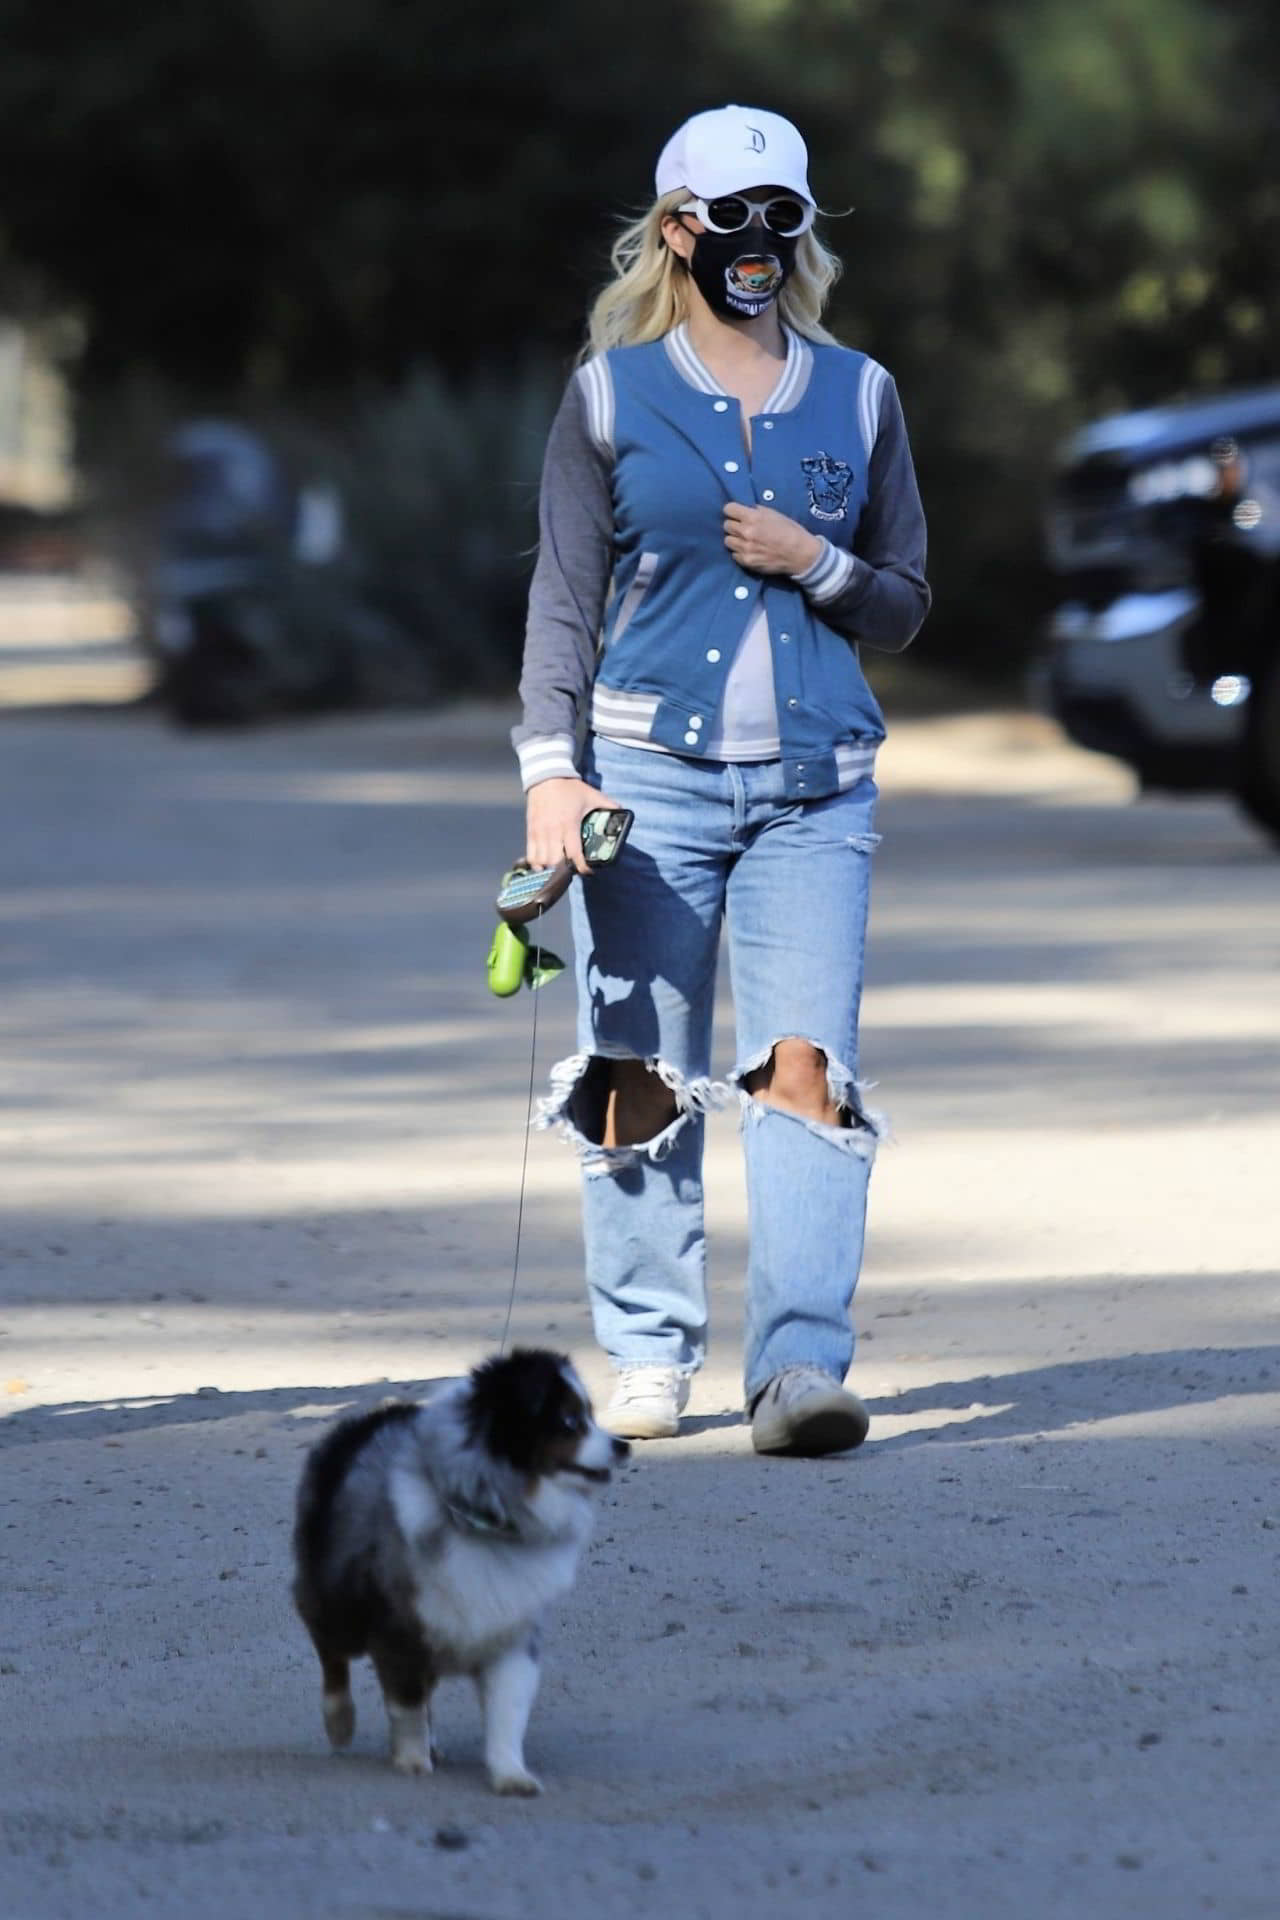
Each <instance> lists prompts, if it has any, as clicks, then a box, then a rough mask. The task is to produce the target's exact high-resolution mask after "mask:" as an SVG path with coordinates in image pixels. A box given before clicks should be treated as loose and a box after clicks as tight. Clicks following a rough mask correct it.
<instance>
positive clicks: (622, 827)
mask: <svg viewBox="0 0 1280 1920" xmlns="http://www.w3.org/2000/svg"><path fill="white" fill-rule="evenodd" d="M634 819H635V815H634V813H632V811H631V809H630V808H629V807H596V808H595V809H594V810H593V811H592V812H591V813H589V814H587V815H586V817H585V818H584V820H583V822H582V854H583V858H584V859H585V861H586V863H587V865H588V866H589V867H607V866H608V864H609V862H610V861H611V860H616V859H617V857H618V855H619V854H620V853H621V852H622V848H623V844H624V842H625V841H626V837H627V835H628V833H630V831H631V823H632V821H633V820H634Z"/></svg>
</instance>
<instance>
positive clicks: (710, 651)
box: [707, 647, 720, 667]
mask: <svg viewBox="0 0 1280 1920" xmlns="http://www.w3.org/2000/svg"><path fill="white" fill-rule="evenodd" d="M707 658H708V660H709V661H710V662H711V664H712V666H713V667H714V665H715V663H716V661H717V660H718V659H719V658H720V649H719V647H708V648H707Z"/></svg>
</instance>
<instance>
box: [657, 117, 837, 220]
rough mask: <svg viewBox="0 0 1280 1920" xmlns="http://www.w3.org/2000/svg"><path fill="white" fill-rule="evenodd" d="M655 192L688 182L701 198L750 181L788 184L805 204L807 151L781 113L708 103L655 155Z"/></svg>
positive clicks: (734, 189) (716, 195) (811, 200)
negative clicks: (715, 105) (656, 161)
mask: <svg viewBox="0 0 1280 1920" xmlns="http://www.w3.org/2000/svg"><path fill="white" fill-rule="evenodd" d="M654 181H655V184H656V186H657V189H658V192H659V194H663V193H673V192H674V191H675V189H676V188H677V187H687V188H688V189H689V191H690V193H696V194H697V195H698V197H699V198H700V199H702V200H718V199H720V197H721V196H722V195H723V194H726V193H743V192H745V191H746V190H747V189H748V188H750V187H787V188H789V189H790V191H791V192H792V193H798V194H799V195H800V196H801V198H802V199H804V200H807V201H808V202H809V204H810V206H814V205H816V204H817V203H816V202H815V200H814V197H813V195H812V193H811V192H810V191H809V154H808V150H807V149H806V147H805V144H804V141H803V140H802V139H801V138H800V135H799V133H798V132H797V131H796V129H795V128H794V127H793V126H792V124H791V122H790V121H789V120H784V119H783V118H782V116H781V114H778V113H766V112H765V111H764V110H763V108H760V107H712V108H711V109H710V110H709V111H708V112H706V113H695V114H694V115H693V118H692V119H690V120H686V121H685V123H684V125H683V126H682V127H678V128H677V129H676V131H675V132H674V133H673V134H672V136H671V138H670V139H669V140H668V142H667V144H666V146H665V147H664V148H663V149H662V152H661V153H660V154H659V155H658V165H657V170H656V172H655V174H654Z"/></svg>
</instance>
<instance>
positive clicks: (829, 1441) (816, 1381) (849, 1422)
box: [751, 1367, 871, 1454]
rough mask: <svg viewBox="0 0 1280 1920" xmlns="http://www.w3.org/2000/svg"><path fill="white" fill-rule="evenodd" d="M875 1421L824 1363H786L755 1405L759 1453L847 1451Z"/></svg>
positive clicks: (754, 1432)
mask: <svg viewBox="0 0 1280 1920" xmlns="http://www.w3.org/2000/svg"><path fill="white" fill-rule="evenodd" d="M870 1424H871V1421H870V1418H869V1416H868V1414H867V1410H866V1408H865V1407H864V1406H863V1404H862V1402H861V1400H859V1398H858V1396H857V1394H856V1393H850V1392H849V1391H848V1389H847V1388H846V1387H842V1386H841V1385H840V1383H839V1381H837V1380H833V1379H832V1378H831V1375H830V1374H829V1373H823V1371H822V1369H821V1367H784V1368H783V1370H782V1372H781V1373H778V1374H775V1375H774V1377H773V1379H772V1380H770V1382H769V1384H768V1386H767V1387H765V1388H764V1389H763V1390H762V1391H761V1392H760V1393H758V1394H757V1395H756V1398H755V1400H754V1401H753V1403H752V1406H751V1444H752V1446H753V1447H754V1448H755V1450H756V1452H757V1453H805V1454H815V1453H847V1452H848V1450H849V1449H850V1448H851V1447H860V1446H861V1445H862V1442H863V1441H864V1440H865V1439H866V1437H867V1428H868V1427H869V1426H870Z"/></svg>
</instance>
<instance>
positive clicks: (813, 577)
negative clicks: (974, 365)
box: [512, 106, 929, 1454]
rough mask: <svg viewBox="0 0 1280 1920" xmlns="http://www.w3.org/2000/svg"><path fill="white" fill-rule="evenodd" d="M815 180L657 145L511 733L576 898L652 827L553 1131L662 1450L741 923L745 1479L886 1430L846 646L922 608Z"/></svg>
mask: <svg viewBox="0 0 1280 1920" xmlns="http://www.w3.org/2000/svg"><path fill="white" fill-rule="evenodd" d="M807 167H808V156H807V154H806V150H805V146H804V142H803V141H802V139H801V138H800V135H799V133H798V132H797V131H796V129H795V128H794V127H793V126H792V125H791V124H790V123H789V122H788V121H786V120H783V119H780V118H779V117H778V116H777V115H776V114H771V113H765V112H762V111H760V110H757V109H748V108H743V107H736V106H730V107H721V108H717V109H715V110H713V111H711V112H707V113H700V114H696V115H695V116H694V117H693V118H692V119H691V120H689V121H687V122H686V124H685V125H684V126H682V127H681V128H680V129H679V130H678V131H677V132H676V133H675V135H674V136H673V137H672V139H671V140H670V141H668V143H667V145H666V147H665V148H664V149H663V152H662V154H661V156H660V158H659V161H658V167H657V182H656V184H657V196H658V197H657V200H656V202H655V204H654V206H653V207H652V208H651V209H650V211H649V212H648V213H647V214H646V215H645V217H644V219H643V220H641V221H639V222H637V224H636V225H635V226H633V227H632V228H631V229H630V230H629V231H628V232H627V233H625V234H624V235H623V236H622V238H621V239H620V241H619V242H618V245H617V247H616V248H615V250H614V264H615V268H616V270H617V273H616V278H615V279H614V281H613V282H612V284H611V285H610V286H608V287H606V289H605V290H604V292H603V293H602V294H601V295H600V297H599V298H598V300H597V301H596V303H595V306H594V309H593V311H592V315H591V331H590V345H589V348H588V350H587V356H586V357H585V359H584V362H583V364H582V366H581V367H580V369H579V371H578V372H577V374H576V375H575V377H574V379H573V380H572V381H571V382H570V385H569V389H568V391H567V393H566V395H565V398H564V402H563V405H562V406H561V409H560V412H559V414H558V416H557V418H556V421H555V424H554V426H553V428H552V431H551V435H550V438H549V441H548V446H547V455H546V464H545V469H544V473H543V483H542V503H541V526H542V540H541V547H540V551H539V559H538V564H537V568H536V571H535V575H534V580H533V585H532V589H531V594H530V605H529V623H528V633H527V638H526V646H525V658H524V671H523V675H522V679H521V694H522V698H523V702H524V719H523V723H522V724H521V725H520V726H519V727H517V728H516V729H515V730H514V733H513V736H512V737H513V741H514V743H515V746H516V749H517V752H518V754H519V758H520V764H521V774H522V778H523V782H524V786H525V789H526V791H527V795H528V802H527V804H528V842H527V853H528V858H529V859H530V860H531V861H532V862H533V863H534V864H535V865H537V866H546V865H550V864H551V863H553V862H555V861H557V860H559V859H560V858H562V857H563V856H564V855H565V854H568V855H569V856H570V858H572V859H573V860H574V861H575V864H576V865H577V866H578V867H579V870H580V871H585V868H584V863H583V860H582V852H581V842H580V826H581V822H582V818H583V816H584V814H586V813H587V812H588V811H589V810H590V809H592V808H593V807H598V806H600V805H602V804H608V805H611V806H625V807H630V808H631V809H632V810H633V811H634V814H635V823H634V826H633V827H632V830H631V834H630V838H629V840H628V842H627V844H626V846H625V848H624V850H623V853H622V856H621V858H620V859H619V860H618V861H617V862H615V864H614V865H613V866H611V867H609V868H607V869H601V870H600V871H598V872H596V873H594V874H592V875H591V877H590V878H588V879H586V880H585V881H584V882H575V884H574V888H573V901H572V908H573V929H574V940H575V946H576V950H577V980H578V994H579V1048H580V1051H579V1052H578V1053H577V1054H576V1055H575V1056H574V1057H572V1058H571V1059H568V1060H565V1061H562V1062H561V1063H560V1064H559V1065H558V1066H556V1067H555V1068H554V1069H553V1071H552V1093H551V1096H550V1098H549V1099H548V1100H545V1101H544V1102H543V1103H542V1109H541V1124H543V1125H556V1126H558V1127H559V1128H561V1130H562V1131H564V1132H565V1133H566V1134H567V1135H568V1136H569V1137H570V1138H571V1139H572V1140H573V1141H574V1142H575V1144H576V1145H577V1147H578V1149H579V1152H580V1154H581V1156H582V1161H583V1172H584V1176H585V1178H584V1224H585V1234H586V1254H587V1279H588V1288H589V1292H590V1297H591V1305H592V1312H593V1318H594V1323H595V1329H596V1336H597V1338H598V1340H599V1341H600V1344H601V1345H602V1346H603V1348H604V1349H605V1351H606V1352H607V1353H608V1354H609V1356H610V1357H611V1359H612V1360H613V1362H614V1364H615V1366H616V1367H617V1368H618V1370H619V1376H620V1377H619V1381H618V1386H617V1391H616V1393H615V1395H614V1398H613V1400H612V1401H611V1403H610V1405H609V1407H608V1409H607V1412H606V1415H605V1419H606V1422H607V1424H608V1425H609V1426H610V1427H611V1428H612V1429H613V1431H614V1432H616V1433H619V1434H625V1435H627V1436H628V1437H631V1438H637V1439H644V1438H657V1437H660V1436H664V1435H671V1434H674V1433H675V1432H676V1431H677V1429H678V1425H679V1417H680V1413H681V1411H682V1409H683V1407H684V1406H685V1404H686V1401H687V1399H688V1393H689V1379H690V1376H691V1375H692V1374H693V1373H694V1372H695V1371H696V1370H697V1368H698V1367H699V1365H700V1364H701V1362H702V1359H703V1357H704V1353H705V1345H706V1330H707V1311H706V1287H705V1266H704V1237H703V1216H702V1178H701V1165H702V1146H703V1134H704V1116H705V1113H706V1111H707V1108H708V1106H710V1105H711V1104H713V1103H714V1102H715V1100H716V1098H717V1095H719V1094H725V1095H727V1094H728V1092H729V1089H727V1088H725V1087H724V1086H723V1085H722V1084H719V1085H718V1084H717V1083H715V1082H713V1081H712V1080H711V1078H710V1071H711V1063H710V1044H711V1019H712V1002H713V994H714V986H715V971H716V958H717V951H718V947H719V939H720V926H721V921H722V920H725V921H727V924H728V929H729V948H730V959H731V963H732V970H733V988H734V1004H735V1012H736V1020H737V1041H738V1062H737V1065H736V1066H735V1067H734V1069H733V1072H732V1075H731V1076H730V1077H731V1081H732V1084H733V1086H734V1087H735V1088H736V1089H737V1091H738V1093H739V1095H740V1097H741V1100H742V1106H743V1133H744V1144H745V1153H746V1169H747V1191H748V1211H749V1222H750V1256H749V1262H748V1270H747V1326H746V1355H745V1374H744V1388H745V1398H746V1409H747V1414H748V1417H749V1418H750V1420H751V1432H752V1439H753V1442H754V1444H755V1446H756V1448H757V1449H758V1450H759V1451H761V1452H767V1453H809V1454H813V1453H828V1452H833V1451H837V1450H843V1449H845V1448H848V1447H852V1446H857V1445H858V1444H859V1442H860V1441H861V1440H862V1438H863V1437H864V1435H865V1433H866V1430H867V1415H866V1412H865V1409H864V1408H863V1407H862V1405H861V1403H860V1402H859V1400H858V1399H857V1398H856V1396H855V1395H853V1394H852V1393H850V1392H848V1391H847V1390H846V1389H845V1388H844V1387H843V1385H842V1382H843V1380H844V1376H845V1374H846V1372H847V1370H848V1367H849V1364H850V1361H851V1360H852V1357H853V1333H852V1325H851V1320H850V1305H851V1301H852V1297H853V1290H854V1285H855V1282H856V1280H857V1276H858V1269H859V1264H860V1261H861V1255H862V1239H863V1221H864V1216H865V1210H866V1191H867V1180H868V1176H869V1173H870V1167H871V1161H872V1158H873V1156H874V1152H875V1146H876V1140H877V1137H878V1135H879V1132H880V1126H879V1123H878V1121H877V1119H876V1117H875V1116H874V1115H872V1114H870V1113H868V1112H867V1110H866V1109H865V1108H864V1106H863V1104H862V1099H861V1093H860V1090H859V1087H858V1084H857V1082H856V1079H855V1065H856V1057H857V1025H858V1003H859V998H860V993H861V985H862V960H863V944H864V934H865V925H866V912H867V892H868V866H869V856H870V853H871V850H872V848H873V846H874V845H875V841H876V835H875V834H874V833H873V831H872V814H873V810H874V804H875V796H876V788H875V784H874V781H873V779H872V772H873V767H874V762H875V753H876V747H877V745H878V744H879V742H880V740H881V739H882V738H883V737H884V723H883V720H882V718H881V715H880V711H879V708H878V707H877V705H876V702H875V700H874V698H873V697H872V694H871V692H870V690H869V688H868V687H867V684H866V681H865V680H864V679H863V676H862V673H861V670H860V668H859V665H858V654H857V644H856V643H858V642H861V641H865V642H866V643H867V644H868V645H871V646H876V647H883V648H887V649H889V650H890V651H896V650H897V649H900V648H902V647H905V646H906V645H907V643H908V642H909V641H910V640H911V638H912V637H913V635H914V634H915V632H916V630H917V629H918V627H919V625H920V623H921V621H922V620H923V618H924V616H925V613H926V611H927V609H928V604H929V593H928V588H927V586H926V585H925V580H924V522H923V516H922V514H921V509H920V499H919V494H918V492H917V489H916V483H915V476H914V473H913V470H912V464H911V456H910V452H909V449H908V446H907V439H906V432H905V429H904V426H903V422H902V414H901V410H900V408H899V405H898V401H897V396H896V392H895V389H894V385H893V382H892V380H891V379H890V378H889V376H888V375H887V374H886V372H885V370H884V369H883V367H880V366H878V365H877V364H876V363H875V361H873V360H871V359H869V358H868V357H867V356H866V355H864V354H861V353H854V352H850V351H848V350H846V349H845V348H842V347H840V346H838V345H837V344H836V343H835V342H834V341H833V340H832V338H831V336H830V335H829V334H828V333H827V332H826V331H825V329H824V328H823V327H822V325H821V319H820V316H821V313H822V307H823V302H824V298H825V296H826V294H827V291H828V290H829V288H830V286H831V283H832V281H833V280H834V278H835V275H836V273H837V271H838V266H837V263H836V261H835V260H834V259H833V258H832V256H831V255H830V254H828V253H827V252H826V251H825V250H824V249H823V247H822V246H821V245H820V244H819V242H818V241H817V239H816V238H815V236H814V233H813V230H812V228H813V217H814V211H815V207H814V199H813V195H812V193H811V192H810V189H809V183H808V174H807ZM611 588H612V592H610V589H611ZM597 642H599V646H598V647H597ZM580 721H585V722H586V726H587V732H586V741H585V746H584V747H583V749H582V751H581V754H580V753H579V750H578V746H577V741H578V739H579V737H580V729H579V723H580Z"/></svg>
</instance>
